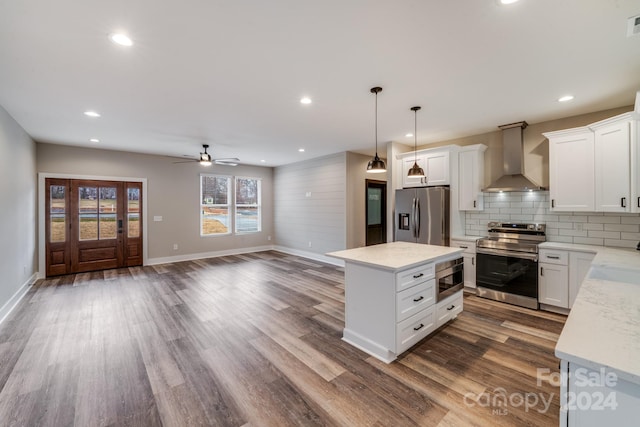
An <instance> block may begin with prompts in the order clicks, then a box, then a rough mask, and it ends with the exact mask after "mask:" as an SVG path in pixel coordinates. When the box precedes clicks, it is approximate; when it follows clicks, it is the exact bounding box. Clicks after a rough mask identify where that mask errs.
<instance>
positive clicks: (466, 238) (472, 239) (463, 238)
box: [451, 235, 482, 242]
mask: <svg viewBox="0 0 640 427" xmlns="http://www.w3.org/2000/svg"><path fill="white" fill-rule="evenodd" d="M478 239H482V237H481V236H466V235H465V236H451V240H460V241H463V242H475V241H476V240H478Z"/></svg>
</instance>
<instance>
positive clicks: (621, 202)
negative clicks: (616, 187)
mask: <svg viewBox="0 0 640 427" xmlns="http://www.w3.org/2000/svg"><path fill="white" fill-rule="evenodd" d="M620 207H623V208H626V207H627V198H626V197H623V198H621V199H620Z"/></svg>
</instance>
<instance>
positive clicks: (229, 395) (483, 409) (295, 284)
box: [0, 252, 565, 426]
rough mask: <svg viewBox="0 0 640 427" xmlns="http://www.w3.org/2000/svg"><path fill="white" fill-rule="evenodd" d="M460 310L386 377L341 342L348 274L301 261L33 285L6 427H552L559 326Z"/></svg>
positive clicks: (468, 306)
mask: <svg viewBox="0 0 640 427" xmlns="http://www.w3.org/2000/svg"><path fill="white" fill-rule="evenodd" d="M464 304H465V305H464V311H463V313H462V314H461V315H459V316H458V318H457V319H456V320H454V321H452V322H450V323H449V324H448V325H446V326H444V327H443V328H441V329H440V330H439V331H437V332H436V333H435V334H434V335H432V336H431V337H429V338H427V339H426V340H424V341H422V342H420V343H419V344H418V345H416V346H415V347H414V348H413V349H412V350H411V351H409V352H408V353H406V354H405V355H403V356H402V357H400V358H399V359H398V360H397V361H395V362H393V363H391V364H388V365H387V364H385V363H382V362H380V361H378V360H377V359H375V358H373V357H370V356H368V355H366V354H365V353H363V352H361V351H359V350H358V349H356V348H354V347H351V346H350V345H348V344H346V343H345V342H343V341H342V340H341V337H342V328H343V326H344V274H343V271H342V269H339V268H336V267H333V266H330V265H326V264H321V263H318V262H311V261H309V260H306V259H303V258H298V257H294V256H289V255H285V254H282V253H278V252H261V253H255V254H248V255H238V256H227V257H220V258H212V259H206V260H198V261H191V262H180V263H175V264H165V265H158V266H151V267H134V268H124V269H118V270H108V271H104V272H98V273H84V274H76V275H69V276H62V277H58V278H53V279H47V280H43V281H40V282H39V283H38V284H37V285H36V286H34V287H33V288H32V289H31V290H30V291H29V293H28V295H27V296H26V297H25V298H24V299H23V300H22V302H21V303H20V305H19V306H18V307H17V308H16V309H15V310H14V312H13V313H12V314H11V316H10V317H9V318H8V319H7V320H6V321H5V322H4V323H3V324H2V325H1V326H0V425H2V426H14V425H15V426H34V425H47V426H70V425H77V426H115V425H132V426H147V425H149V426H156V425H157V426H160V425H163V426H190V425H216V426H243V425H251V426H289V425H291V426H293V425H327V426H404V425H408V426H409V425H423V426H470V425H479V426H496V425H498V426H507V425H517V426H521V425H532V426H543V425H549V426H551V425H558V402H559V398H558V393H559V389H558V387H554V386H553V385H551V384H550V383H549V382H548V381H546V380H544V381H542V382H541V383H540V384H538V381H537V369H538V368H540V369H548V372H550V373H553V372H558V360H557V359H556V358H555V357H554V355H553V348H554V345H555V342H556V340H557V338H558V334H559V333H560V331H561V329H562V326H563V324H564V321H565V317H564V316H561V315H556V314H552V313H546V312H540V311H532V310H528V309H524V308H519V307H514V306H510V305H506V304H502V303H497V302H492V301H488V300H484V299H480V298H478V297H476V296H473V295H465V299H464ZM548 377H549V374H548V373H547V374H545V378H548ZM542 399H544V401H545V402H546V401H547V400H549V399H550V401H551V403H550V405H549V407H548V408H547V409H546V410H545V406H544V404H543V401H542ZM525 402H528V404H529V406H526V405H525ZM534 403H535V405H534Z"/></svg>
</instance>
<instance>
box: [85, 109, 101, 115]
mask: <svg viewBox="0 0 640 427" xmlns="http://www.w3.org/2000/svg"><path fill="white" fill-rule="evenodd" d="M84 115H85V116H89V117H100V113H97V112H95V111H91V110H89V111H85V112H84Z"/></svg>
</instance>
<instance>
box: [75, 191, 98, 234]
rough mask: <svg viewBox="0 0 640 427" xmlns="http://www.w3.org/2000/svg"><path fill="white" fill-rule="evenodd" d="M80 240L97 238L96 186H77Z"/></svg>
mask: <svg viewBox="0 0 640 427" xmlns="http://www.w3.org/2000/svg"><path fill="white" fill-rule="evenodd" d="M78 197H79V199H80V200H79V204H78V206H79V211H80V212H78V216H79V217H80V221H79V227H80V233H79V236H80V240H96V239H97V238H98V189H97V188H96V187H79V188H78Z"/></svg>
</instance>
